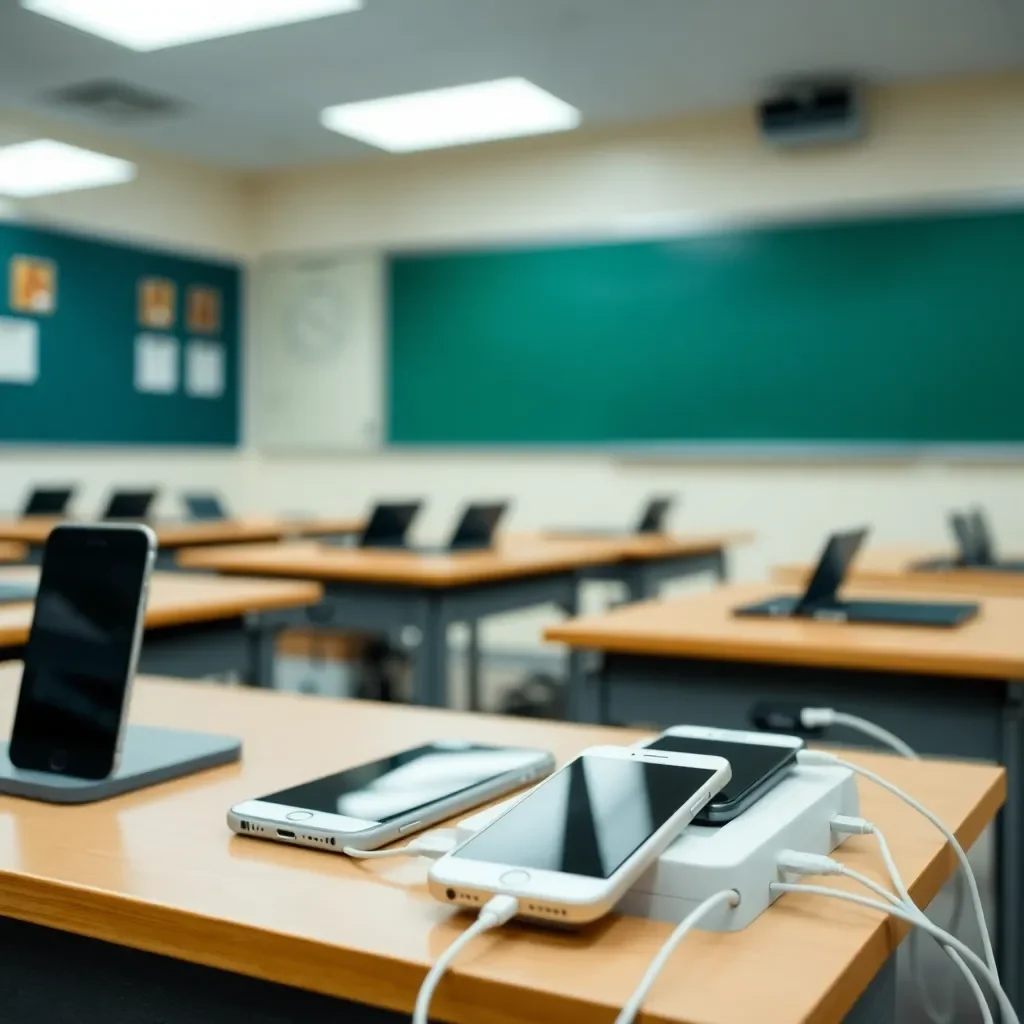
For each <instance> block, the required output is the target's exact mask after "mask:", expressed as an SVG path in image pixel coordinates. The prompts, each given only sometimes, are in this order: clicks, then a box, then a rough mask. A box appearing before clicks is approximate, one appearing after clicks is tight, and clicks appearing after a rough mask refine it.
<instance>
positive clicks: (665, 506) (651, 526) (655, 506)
mask: <svg viewBox="0 0 1024 1024" xmlns="http://www.w3.org/2000/svg"><path fill="white" fill-rule="evenodd" d="M674 504H675V498H652V499H651V500H650V501H649V502H647V507H646V508H645V509H644V514H643V515H642V516H641V517H640V525H639V526H637V528H636V532H637V533H663V532H664V530H665V516H667V515H668V511H669V509H670V508H672V506H673V505H674Z"/></svg>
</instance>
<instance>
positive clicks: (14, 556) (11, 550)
mask: <svg viewBox="0 0 1024 1024" xmlns="http://www.w3.org/2000/svg"><path fill="white" fill-rule="evenodd" d="M26 555H28V549H27V548H26V547H25V546H24V545H23V544H15V543H13V542H12V541H6V540H0V562H22V561H24V560H25V557H26Z"/></svg>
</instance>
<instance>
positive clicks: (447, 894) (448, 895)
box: [445, 889, 455, 900]
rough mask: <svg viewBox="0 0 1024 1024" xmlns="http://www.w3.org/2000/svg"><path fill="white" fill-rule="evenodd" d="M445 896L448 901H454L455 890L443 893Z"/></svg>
mask: <svg viewBox="0 0 1024 1024" xmlns="http://www.w3.org/2000/svg"><path fill="white" fill-rule="evenodd" d="M445 896H447V897H448V899H450V900H453V899H455V890H454V889H449V890H448V891H447V892H446V893H445Z"/></svg>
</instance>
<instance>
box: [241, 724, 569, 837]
mask: <svg viewBox="0 0 1024 1024" xmlns="http://www.w3.org/2000/svg"><path fill="white" fill-rule="evenodd" d="M554 767H555V759H554V756H553V755H552V754H551V753H549V752H548V751H546V750H533V749H530V748H526V747H488V746H482V745H480V744H475V743H467V742H465V741H463V740H450V741H442V742H437V743H430V744H427V745H426V746H422V747H416V748H414V749H412V750H404V751H402V752H401V753H399V754H394V755H392V756H391V757H386V758H383V759H382V760H380V761H374V762H372V763H370V764H363V765H359V766H358V767H356V768H349V769H347V770H345V771H342V772H338V773H337V774H336V775H327V776H325V777H324V778H322V779H315V780H313V781H312V782H304V783H301V784H300V785H298V786H290V787H289V788H288V789H282V790H280V791H278V792H277V793H271V794H270V795H269V796H264V797H260V799H259V800H247V801H246V802H245V803H241V804H237V805H236V806H234V807H232V808H231V810H230V811H229V812H228V827H229V828H230V829H231V830H232V831H233V832H237V833H238V834H239V835H243V836H252V837H253V838H255V839H272V840H276V841H278V842H282V843H289V844H291V845H293V846H307V847H310V848H312V849H318V850H328V851H332V852H334V853H341V852H342V851H343V849H344V848H345V847H346V846H348V847H351V848H353V849H357V850H376V849H378V848H379V847H381V846H386V845H387V844H388V843H392V842H394V841H395V840H396V839H399V838H400V837H402V836H407V835H410V834H412V833H414V832H421V831H422V830H423V829H425V828H429V827H430V826H431V825H435V824H437V822H439V821H444V820H445V819H446V818H450V817H452V816H453V815H456V814H461V813H462V812H463V811H467V810H470V809H471V808H473V807H479V806H480V805H481V804H485V803H488V802H489V801H491V800H495V799H497V798H498V797H501V796H505V795H507V794H508V793H512V792H514V791H515V790H517V789H519V788H520V787H522V786H526V785H529V784H530V783H531V782H536V781H537V780H538V779H542V778H544V776H546V775H549V774H550V773H551V770H552V769H553V768H554Z"/></svg>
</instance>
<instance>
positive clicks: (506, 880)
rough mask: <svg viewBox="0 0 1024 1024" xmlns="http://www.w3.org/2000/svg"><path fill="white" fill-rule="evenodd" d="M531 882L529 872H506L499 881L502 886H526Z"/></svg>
mask: <svg viewBox="0 0 1024 1024" xmlns="http://www.w3.org/2000/svg"><path fill="white" fill-rule="evenodd" d="M529 880H530V872H529V871H506V872H505V874H503V875H502V876H501V877H500V878H499V879H498V881H499V882H501V884H502V885H526V883H527V882H528V881H529Z"/></svg>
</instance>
